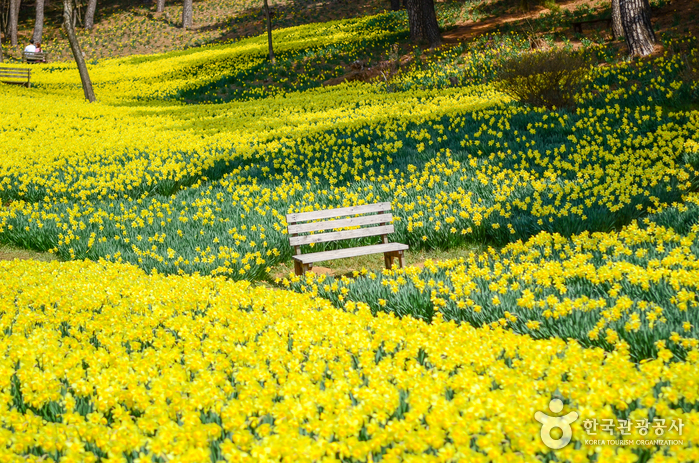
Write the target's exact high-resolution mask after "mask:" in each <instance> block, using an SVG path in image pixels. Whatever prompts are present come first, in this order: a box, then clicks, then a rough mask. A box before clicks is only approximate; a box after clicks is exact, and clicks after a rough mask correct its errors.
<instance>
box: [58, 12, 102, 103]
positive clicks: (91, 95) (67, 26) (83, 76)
mask: <svg viewBox="0 0 699 463" xmlns="http://www.w3.org/2000/svg"><path fill="white" fill-rule="evenodd" d="M63 29H64V30H65V32H66V35H67V36H68V42H69V43H70V49H71V51H72V52H73V57H74V58H75V64H77V65H78V72H80V81H81V82H82V84H83V92H84V93H85V98H86V99H87V100H88V101H89V102H90V103H92V102H94V101H95V91H94V90H93V89H92V81H91V80H90V75H89V74H88V72H87V64H85V57H84V56H83V51H82V49H81V48H80V42H78V37H77V36H76V35H75V28H74V27H73V0H63Z"/></svg>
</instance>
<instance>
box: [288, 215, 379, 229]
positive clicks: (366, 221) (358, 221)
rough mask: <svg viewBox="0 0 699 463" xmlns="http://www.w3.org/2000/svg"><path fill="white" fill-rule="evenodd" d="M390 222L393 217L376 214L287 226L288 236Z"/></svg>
mask: <svg viewBox="0 0 699 463" xmlns="http://www.w3.org/2000/svg"><path fill="white" fill-rule="evenodd" d="M391 220H393V216H392V215H391V214H378V215H365V216H361V217H352V218H350V219H340V220H328V221H325V222H311V223H302V224H299V225H289V234H291V233H306V232H312V231H322V230H333V229H336V228H347V227H356V226H361V225H373V224H377V223H391Z"/></svg>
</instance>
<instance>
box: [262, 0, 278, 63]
mask: <svg viewBox="0 0 699 463" xmlns="http://www.w3.org/2000/svg"><path fill="white" fill-rule="evenodd" d="M264 2H265V3H264V5H265V18H266V19H267V43H268V44H269V60H270V62H271V63H272V64H274V63H276V60H275V59H274V47H273V46H272V18H271V17H270V15H269V4H268V3H267V0H264Z"/></svg>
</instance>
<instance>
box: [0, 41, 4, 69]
mask: <svg viewBox="0 0 699 463" xmlns="http://www.w3.org/2000/svg"><path fill="white" fill-rule="evenodd" d="M4 55H5V53H4V51H3V49H2V37H0V63H2V62H3V60H4Z"/></svg>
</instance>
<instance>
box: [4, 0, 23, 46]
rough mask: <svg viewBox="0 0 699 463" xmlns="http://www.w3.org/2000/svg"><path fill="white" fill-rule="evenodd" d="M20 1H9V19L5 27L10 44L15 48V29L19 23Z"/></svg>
mask: <svg viewBox="0 0 699 463" xmlns="http://www.w3.org/2000/svg"><path fill="white" fill-rule="evenodd" d="M20 2H21V0H10V19H9V23H8V26H7V29H8V34H9V36H10V44H11V45H12V46H13V47H16V46H17V28H18V23H19V5H20Z"/></svg>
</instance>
